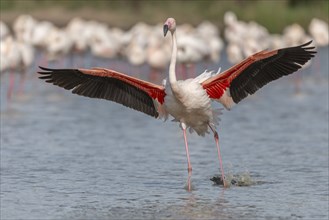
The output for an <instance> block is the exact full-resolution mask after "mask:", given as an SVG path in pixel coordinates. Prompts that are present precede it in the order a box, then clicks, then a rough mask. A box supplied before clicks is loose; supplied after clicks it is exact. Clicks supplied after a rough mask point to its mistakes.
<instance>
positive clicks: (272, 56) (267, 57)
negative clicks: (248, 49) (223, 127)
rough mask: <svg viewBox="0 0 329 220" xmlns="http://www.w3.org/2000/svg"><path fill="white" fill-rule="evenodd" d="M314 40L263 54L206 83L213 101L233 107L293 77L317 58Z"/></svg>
mask: <svg viewBox="0 0 329 220" xmlns="http://www.w3.org/2000/svg"><path fill="white" fill-rule="evenodd" d="M311 42H312V41H310V42H307V43H305V44H303V45H300V46H296V47H289V48H283V49H278V50H273V51H261V52H258V53H256V54H254V55H252V56H250V57H248V58H247V59H245V60H243V61H242V62H241V63H239V64H237V65H235V66H233V67H231V68H230V69H228V70H226V71H225V72H223V73H221V74H219V75H216V76H214V77H212V78H209V79H208V80H206V81H205V82H203V83H202V86H203V88H204V89H205V90H206V91H207V94H208V95H209V97H210V98H212V99H215V100H217V101H219V102H220V103H222V104H223V105H224V106H225V107H226V108H230V107H231V106H232V105H233V104H234V103H235V104H237V103H239V102H240V101H241V100H242V99H244V98H246V97H247V96H248V95H251V94H254V93H255V92H256V91H257V90H258V89H260V88H262V87H263V86H264V85H266V84H267V83H269V82H271V81H274V80H276V79H278V78H280V77H282V76H285V75H289V74H292V73H293V72H295V71H297V70H298V69H300V68H301V67H302V66H303V65H304V64H305V63H306V62H307V61H309V60H310V59H311V58H312V57H314V55H315V53H316V51H315V50H314V47H310V46H309V45H310V44H311Z"/></svg>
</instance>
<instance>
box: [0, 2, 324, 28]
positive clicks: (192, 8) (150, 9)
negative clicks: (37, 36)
mask: <svg viewBox="0 0 329 220" xmlns="http://www.w3.org/2000/svg"><path fill="white" fill-rule="evenodd" d="M0 2H1V7H0V12H1V19H2V20H4V21H8V22H9V23H10V22H12V20H13V19H14V18H15V16H17V15H18V14H23V13H29V14H32V15H33V16H35V17H36V18H38V19H45V20H50V21H52V22H55V23H57V24H58V25H65V23H67V22H68V21H69V20H70V19H71V18H72V17H74V16H80V17H84V18H86V19H95V20H100V21H103V22H106V23H108V24H109V25H113V26H118V27H122V28H129V27H131V26H132V25H133V24H135V23H136V22H138V21H144V22H147V23H149V24H156V23H159V22H163V21H164V19H166V18H167V17H175V18H176V20H177V21H178V23H185V22H187V23H191V24H194V25H196V24H198V23H200V22H201V21H203V20H209V21H211V22H213V23H214V24H216V25H217V26H218V27H219V28H223V15H224V13H225V12H226V11H228V10H230V11H233V12H235V13H236V14H237V16H238V19H240V20H244V21H250V20H254V21H256V22H258V23H260V24H261V25H264V26H265V27H266V28H268V29H269V31H270V32H272V33H280V32H281V31H282V30H283V28H284V27H285V26H287V25H289V24H292V23H295V22H296V23H299V24H301V25H302V26H303V27H304V28H307V26H308V25H309V23H310V21H311V19H312V18H313V17H317V18H320V19H323V20H325V21H327V22H328V21H329V15H328V10H329V5H328V2H329V1H328V0H252V1H251V0H250V1H247V0H153V1H151V0H107V1H106V0H91V1H89V0H0Z"/></svg>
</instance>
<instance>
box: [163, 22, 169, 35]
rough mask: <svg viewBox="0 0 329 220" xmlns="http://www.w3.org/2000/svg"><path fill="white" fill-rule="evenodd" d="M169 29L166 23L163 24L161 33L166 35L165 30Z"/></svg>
mask: <svg viewBox="0 0 329 220" xmlns="http://www.w3.org/2000/svg"><path fill="white" fill-rule="evenodd" d="M168 30H169V27H168V25H167V24H165V25H163V35H164V36H166V35H167V32H168Z"/></svg>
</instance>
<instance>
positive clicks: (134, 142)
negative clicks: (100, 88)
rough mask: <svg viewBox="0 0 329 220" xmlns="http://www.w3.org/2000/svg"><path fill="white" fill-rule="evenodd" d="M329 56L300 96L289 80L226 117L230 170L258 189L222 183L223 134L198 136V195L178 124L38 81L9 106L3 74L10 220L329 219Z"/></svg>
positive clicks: (306, 74) (4, 177)
mask: <svg viewBox="0 0 329 220" xmlns="http://www.w3.org/2000/svg"><path fill="white" fill-rule="evenodd" d="M320 52H321V53H320V56H318V57H317V60H316V61H315V62H313V64H312V65H311V67H309V68H308V69H305V70H303V71H302V72H300V73H299V74H301V75H302V76H303V81H302V86H301V93H300V94H295V84H294V80H295V77H293V76H291V77H286V78H283V79H280V80H278V82H276V83H273V84H271V85H269V86H266V87H264V88H263V89H262V90H261V91H258V92H257V93H256V94H255V95H254V96H251V97H248V98H246V99H245V100H244V101H242V102H241V103H239V105H237V106H235V107H234V108H233V109H232V110H231V111H226V110H225V111H224V114H223V115H222V116H221V123H220V126H219V128H218V130H219V136H220V144H221V150H222V156H223V162H224V168H225V170H226V171H227V172H228V174H229V173H230V174H233V175H238V176H239V175H240V176H241V175H242V174H244V175H245V174H250V178H251V180H252V184H249V185H248V186H244V187H238V186H231V187H230V188H225V189H224V188H223V187H222V186H218V185H215V184H213V182H212V181H210V178H212V177H213V176H216V175H219V164H218V160H217V153H216V147H215V142H214V140H213V137H212V135H208V136H206V137H205V138H202V137H198V136H197V135H196V134H190V135H188V139H189V145H190V154H191V163H192V166H193V173H192V180H191V183H192V191H191V192H189V191H187V190H186V181H187V171H186V167H187V164H186V155H185V149H184V142H183V135H182V132H181V130H180V129H179V127H178V125H177V124H175V123H173V122H171V121H167V122H166V123H164V122H162V121H160V120H155V119H152V118H151V117H149V116H146V115H144V114H142V113H139V112H135V111H132V110H131V109H128V108H125V107H123V106H121V105H118V104H115V103H111V102H108V101H103V100H102V101H101V100H94V99H89V98H84V97H79V96H76V95H72V94H70V92H68V91H65V90H63V89H61V88H57V87H55V86H52V85H49V84H45V83H43V82H42V81H40V80H38V79H36V76H35V75H33V74H32V73H30V74H29V78H28V80H27V82H26V85H25V93H24V94H23V95H18V94H16V95H15V97H14V98H13V100H12V102H11V103H10V104H9V103H7V102H6V100H5V91H6V87H7V79H8V75H5V76H3V77H2V78H1V212H0V213H1V216H0V217H1V219H264V218H266V219H311V218H313V219H328V209H329V207H328V150H329V149H328V112H329V110H328V63H327V60H328V48H325V49H322V50H321V51H320ZM65 62H67V63H66V64H65V65H68V62H69V61H67V60H65ZM93 62H95V61H93ZM97 62H99V66H101V65H102V64H104V65H105V64H107V63H106V61H104V60H97ZM115 64H116V66H117V67H120V64H121V62H120V61H116V63H115ZM319 64H321V65H319ZM51 65H53V66H56V65H58V64H51ZM221 65H222V66H223V67H224V68H223V69H225V68H226V67H227V66H228V64H227V63H226V61H225V60H223V64H221ZM204 66H205V65H203V64H200V65H198V66H197V69H198V70H201V69H203V68H204ZM215 67H216V65H213V66H210V67H209V69H212V68H215ZM122 68H123V69H124V68H126V71H128V69H129V66H127V65H125V66H123V67H122ZM216 68H217V67H216ZM145 70H147V68H146V67H142V68H141V72H143V71H144V72H145ZM123 71H124V70H123ZM146 72H147V71H146ZM138 76H139V77H143V78H148V77H149V76H148V75H147V74H146V75H145V74H144V75H143V74H139V75H138ZM160 80H161V76H157V77H156V81H160ZM215 107H220V105H219V104H215Z"/></svg>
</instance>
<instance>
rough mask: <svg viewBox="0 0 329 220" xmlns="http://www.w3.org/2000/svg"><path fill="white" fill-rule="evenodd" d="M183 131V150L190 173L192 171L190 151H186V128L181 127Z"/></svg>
mask: <svg viewBox="0 0 329 220" xmlns="http://www.w3.org/2000/svg"><path fill="white" fill-rule="evenodd" d="M183 132H184V141H185V150H186V156H187V170H188V172H189V173H190V172H191V171H192V166H191V163H190V153H189V152H188V144H187V138H186V128H185V127H183Z"/></svg>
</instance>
